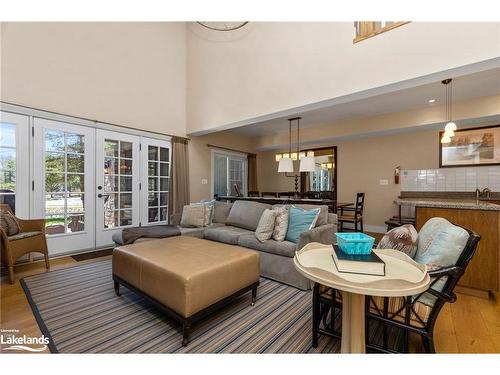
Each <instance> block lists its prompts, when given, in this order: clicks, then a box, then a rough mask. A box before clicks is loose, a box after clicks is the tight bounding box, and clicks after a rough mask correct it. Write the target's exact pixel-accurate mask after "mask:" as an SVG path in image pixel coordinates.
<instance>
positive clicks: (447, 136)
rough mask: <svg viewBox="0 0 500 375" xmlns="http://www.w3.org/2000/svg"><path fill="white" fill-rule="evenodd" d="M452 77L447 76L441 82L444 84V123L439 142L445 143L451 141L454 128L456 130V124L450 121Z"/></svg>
mask: <svg viewBox="0 0 500 375" xmlns="http://www.w3.org/2000/svg"><path fill="white" fill-rule="evenodd" d="M452 81H453V80H452V79H451V78H447V79H445V80H443V81H441V83H442V84H443V85H445V86H446V121H447V123H446V125H445V127H444V133H443V136H442V138H441V143H443V144H446V143H450V142H451V138H452V137H454V136H455V130H457V124H455V123H454V122H453V121H452V114H453V112H452V94H453V91H452Z"/></svg>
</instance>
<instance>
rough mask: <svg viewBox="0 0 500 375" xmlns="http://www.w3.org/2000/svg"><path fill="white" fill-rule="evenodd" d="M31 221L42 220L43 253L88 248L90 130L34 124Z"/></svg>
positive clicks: (90, 224)
mask: <svg viewBox="0 0 500 375" xmlns="http://www.w3.org/2000/svg"><path fill="white" fill-rule="evenodd" d="M33 122H34V143H33V155H34V158H33V166H34V170H33V193H34V200H33V208H34V217H44V218H45V219H46V233H47V243H48V247H49V252H50V253H51V254H52V255H53V254H59V253H65V252H70V251H75V250H83V249H90V248H93V247H94V238H95V211H94V207H95V200H94V199H95V198H94V194H93V189H94V171H95V169H94V165H95V160H94V130H93V129H90V128H88V127H85V126H78V125H74V124H69V123H65V122H59V121H53V120H46V119H41V118H34V120H33Z"/></svg>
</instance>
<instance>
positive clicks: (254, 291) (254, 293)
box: [252, 285, 257, 306]
mask: <svg viewBox="0 0 500 375" xmlns="http://www.w3.org/2000/svg"><path fill="white" fill-rule="evenodd" d="M256 300H257V285H256V286H254V287H253V288H252V306H254V305H255V301H256Z"/></svg>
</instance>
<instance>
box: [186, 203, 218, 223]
mask: <svg viewBox="0 0 500 375" xmlns="http://www.w3.org/2000/svg"><path fill="white" fill-rule="evenodd" d="M199 205H203V206H205V221H204V223H203V225H204V226H208V225H212V221H213V218H214V211H215V209H214V206H215V199H212V200H202V201H201V202H199V203H191V204H190V206H199Z"/></svg>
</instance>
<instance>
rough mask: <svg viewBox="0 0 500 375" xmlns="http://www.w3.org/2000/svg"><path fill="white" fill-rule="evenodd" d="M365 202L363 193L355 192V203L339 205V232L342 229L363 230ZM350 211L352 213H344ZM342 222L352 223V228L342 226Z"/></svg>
mask: <svg viewBox="0 0 500 375" xmlns="http://www.w3.org/2000/svg"><path fill="white" fill-rule="evenodd" d="M364 204H365V193H358V194H356V204H355V206H354V207H340V215H339V216H338V219H337V220H338V223H339V225H340V228H339V230H340V232H343V231H344V230H348V231H353V230H354V232H358V231H361V232H363V208H364ZM344 211H346V212H352V214H347V213H344ZM344 223H351V224H354V228H344Z"/></svg>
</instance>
